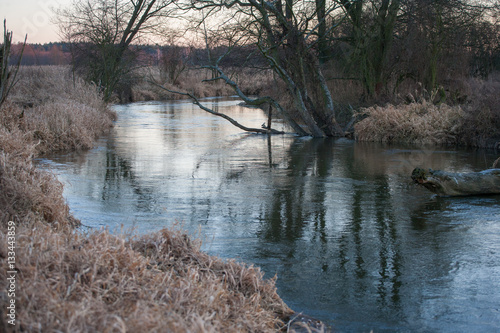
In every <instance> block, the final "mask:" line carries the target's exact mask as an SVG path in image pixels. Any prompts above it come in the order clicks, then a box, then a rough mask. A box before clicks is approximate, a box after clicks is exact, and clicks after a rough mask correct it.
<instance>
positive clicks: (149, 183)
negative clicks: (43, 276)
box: [40, 99, 500, 332]
mask: <svg viewBox="0 0 500 333" xmlns="http://www.w3.org/2000/svg"><path fill="white" fill-rule="evenodd" d="M205 102H206V103H208V104H209V106H211V107H213V108H216V109H218V110H219V111H221V112H227V113H230V114H231V115H232V116H233V117H235V118H237V119H238V120H241V122H242V123H243V124H245V125H248V126H253V127H260V125H261V124H262V123H263V122H264V121H265V120H266V116H265V115H264V114H263V113H262V112H261V111H260V110H258V109H248V108H244V107H240V106H237V103H238V102H236V101H234V100H224V101H222V100H217V99H212V100H206V101H205ZM115 110H116V111H117V112H118V116H119V120H118V122H117V124H116V127H115V129H114V131H113V133H112V135H111V136H110V137H109V138H106V139H103V140H101V141H100V144H99V146H98V147H96V148H95V149H93V150H91V151H89V152H87V153H83V154H79V155H77V154H70V155H65V156H57V157H54V158H51V159H47V160H42V161H40V163H42V164H46V165H47V167H49V168H52V169H54V170H55V172H56V173H57V174H58V175H59V179H60V180H61V181H63V182H64V183H65V184H66V185H65V196H66V197H67V200H68V202H69V205H70V207H71V209H72V211H73V213H74V215H75V216H76V217H77V218H80V219H81V220H82V222H83V224H84V225H86V226H89V227H101V226H106V227H110V228H111V229H115V228H120V226H121V225H124V226H125V227H126V228H127V227H134V228H135V230H136V231H137V232H139V233H147V232H151V231H154V230H158V229H160V228H162V227H165V226H171V225H172V224H173V223H175V222H176V221H178V222H179V223H182V225H183V228H185V229H187V230H188V231H189V232H191V233H193V234H195V233H197V232H198V231H199V234H198V235H199V237H201V238H202V239H203V240H204V245H203V249H204V250H205V251H207V252H209V253H210V254H215V255H218V256H221V257H224V258H238V259H239V260H241V261H244V262H248V263H254V264H256V265H257V266H260V267H262V269H263V270H264V271H265V272H266V276H267V277H272V276H274V275H275V274H277V275H278V280H277V286H278V289H279V290H278V291H279V294H280V295H281V296H282V298H283V299H284V300H285V301H286V302H287V304H288V305H290V306H291V307H292V308H293V309H294V310H296V311H303V312H304V313H306V314H308V315H312V316H315V317H318V318H319V319H322V320H324V321H326V322H328V323H329V324H332V325H333V326H334V327H335V328H336V331H338V332H363V331H365V332H368V331H370V330H371V329H373V330H374V331H375V332H394V331H398V332H464V331H467V332H493V331H500V223H499V221H500V206H499V204H500V197H499V196H489V197H470V198H439V197H435V196H433V195H432V194H431V193H430V192H427V191H426V190H425V189H422V188H418V187H416V186H415V185H413V184H411V179H410V177H409V175H410V174H411V171H412V170H413V168H414V167H416V166H423V167H431V168H434V169H444V170H448V171H470V170H481V169H485V168H487V167H489V166H490V165H491V163H492V162H493V161H494V159H495V157H494V155H493V152H488V151H486V152H485V151H464V150H447V149H443V148H439V149H436V148H432V147H427V148H424V149H416V148H415V147H413V148H412V147H396V146H383V145H378V144H367V143H354V142H352V141H348V140H343V139H341V140H333V139H311V138H298V137H295V136H293V135H284V136H273V137H268V136H266V135H255V134H248V133H242V132H241V131H240V130H239V129H237V128H235V127H232V126H231V125H230V124H228V123H227V122H225V120H223V119H221V118H217V117H214V116H212V115H210V114H207V113H204V112H203V111H200V110H198V109H197V108H196V107H195V106H193V105H192V104H191V103H189V102H187V101H180V102H172V103H136V104H130V105H121V106H116V107H115ZM275 126H278V127H280V124H279V123H278V124H276V125H275Z"/></svg>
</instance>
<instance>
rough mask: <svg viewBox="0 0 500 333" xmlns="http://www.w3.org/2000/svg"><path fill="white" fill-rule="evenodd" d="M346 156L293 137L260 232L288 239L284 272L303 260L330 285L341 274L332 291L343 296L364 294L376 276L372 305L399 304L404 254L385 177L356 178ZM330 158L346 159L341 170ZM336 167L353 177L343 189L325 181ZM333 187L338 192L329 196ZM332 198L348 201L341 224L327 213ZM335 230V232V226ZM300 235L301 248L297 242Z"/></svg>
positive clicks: (356, 169)
mask: <svg viewBox="0 0 500 333" xmlns="http://www.w3.org/2000/svg"><path fill="white" fill-rule="evenodd" d="M339 150H340V151H339ZM352 156H353V154H352V146H345V147H341V148H338V147H336V143H335V141H334V140H331V139H313V140H309V141H303V140H297V141H295V142H294V143H293V144H292V145H291V146H290V148H289V151H288V154H287V162H286V164H287V165H288V174H287V177H286V178H284V179H283V180H282V182H280V183H276V184H275V188H274V192H273V194H272V195H271V196H270V197H271V198H272V199H271V200H270V202H269V203H268V204H267V205H265V206H264V208H263V212H262V213H261V216H262V219H263V220H264V222H265V223H264V224H263V226H262V228H261V230H260V237H261V238H262V239H263V240H265V241H266V242H271V243H280V244H282V243H286V244H287V250H286V252H287V253H286V255H285V257H287V258H290V260H291V262H290V263H285V264H284V267H285V268H286V269H290V270H294V269H297V268H294V265H296V264H298V263H297V262H295V263H294V262H293V260H299V259H298V258H304V257H307V260H311V262H312V263H311V265H316V266H317V267H318V268H319V269H318V270H320V271H321V272H322V274H328V275H327V276H325V280H326V281H331V282H330V283H331V284H332V285H333V284H334V283H335V282H334V281H336V280H339V278H341V279H343V280H345V281H349V282H346V283H345V284H343V286H346V287H347V290H341V292H340V293H339V294H338V295H336V297H340V298H341V297H345V299H346V301H347V299H349V298H351V297H352V295H359V296H360V297H363V295H364V294H366V292H367V289H368V288H374V287H373V276H374V274H375V275H376V278H375V280H376V282H375V283H376V286H375V288H376V294H377V295H378V300H377V302H379V303H380V305H381V306H383V307H385V306H396V307H397V304H398V303H399V301H400V287H401V274H402V273H401V266H402V254H401V249H400V239H399V236H398V232H397V228H396V223H397V221H396V218H395V216H394V214H393V210H394V207H393V203H392V200H391V199H392V194H391V193H390V191H389V190H388V188H389V184H388V179H387V176H385V175H380V176H375V178H374V179H368V180H363V181H360V180H358V179H357V178H359V177H360V175H363V174H364V172H363V170H362V169H363V165H359V164H358V163H356V161H353V160H352ZM335 159H345V161H342V163H341V164H340V165H343V166H344V167H345V168H346V169H344V171H339V170H335V166H336V165H339V164H338V161H335ZM336 162H337V163H336ZM367 167H368V166H367ZM339 172H343V173H344V174H343V175H342V177H343V178H344V181H345V179H349V180H350V181H351V183H349V182H347V183H346V185H345V188H342V186H340V187H339V186H338V185H339V184H331V182H336V180H335V179H336V178H334V177H332V175H333V174H338V173H339ZM329 182H330V184H329ZM332 185H337V186H332ZM334 189H338V190H337V191H339V192H337V193H335V192H333V193H332V191H333V190H334ZM335 196H342V200H343V201H344V202H345V205H346V206H347V209H346V210H345V215H347V216H343V217H342V219H343V221H337V220H335V216H336V214H335V212H333V211H332V210H334V209H335V207H336V206H335V205H332V203H331V202H330V200H332V197H333V200H335ZM346 221H347V222H346ZM340 223H344V225H340V226H339V224H340ZM339 228H340V229H342V232H340V233H338V231H336V230H339ZM304 238H306V241H307V243H306V244H307V245H304V243H303V242H301V240H304ZM309 244H312V245H309ZM297 251H305V252H307V253H305V254H304V253H297ZM262 255H264V256H268V255H269V254H268V253H264V252H263V253H262ZM331 288H336V287H335V286H332V287H331ZM372 292H373V291H372Z"/></svg>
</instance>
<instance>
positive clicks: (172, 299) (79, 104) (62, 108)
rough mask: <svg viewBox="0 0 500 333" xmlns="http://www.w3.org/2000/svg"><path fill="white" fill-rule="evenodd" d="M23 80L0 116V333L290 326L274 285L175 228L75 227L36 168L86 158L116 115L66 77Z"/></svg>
mask: <svg viewBox="0 0 500 333" xmlns="http://www.w3.org/2000/svg"><path fill="white" fill-rule="evenodd" d="M23 70H27V71H26V72H24V73H21V79H20V82H18V85H17V86H16V88H15V91H13V94H12V96H11V98H10V102H8V103H5V104H4V105H3V106H2V108H1V110H0V112H1V115H0V117H1V118H0V119H1V124H0V147H1V154H0V184H1V187H2V193H1V195H0V206H1V209H0V212H1V215H0V218H1V227H0V230H1V232H0V262H1V265H2V267H4V269H3V270H1V271H0V285H1V288H2V290H3V292H2V297H1V301H0V303H1V306H2V308H3V309H7V308H8V307H10V310H8V313H7V314H8V316H5V315H3V316H2V317H1V318H2V319H1V321H0V327H1V330H2V331H13V332H19V331H30V332H46V331H71V332H73V331H120V332H126V331H131V332H132V331H136V330H147V331H169V332H186V331H193V332H205V331H216V332H219V331H231V332H232V331H235V332H247V331H248V332H254V331H259V332H274V331H279V330H282V331H286V330H287V329H289V328H290V327H291V326H293V325H289V324H290V322H289V320H292V319H293V318H290V316H291V315H293V311H292V310H291V309H290V308H289V307H288V306H287V305H286V304H285V303H284V302H283V301H282V300H281V298H280V297H279V295H278V294H277V292H276V286H275V280H274V279H267V280H266V279H264V278H263V273H262V272H261V271H260V270H259V269H258V268H256V267H253V266H248V265H245V264H241V263H236V262H234V261H223V260H221V259H219V258H217V257H212V256H209V255H207V254H205V253H203V252H202V251H200V244H199V242H198V241H196V240H192V239H190V238H189V237H188V236H187V235H186V234H184V233H183V232H182V231H180V230H178V229H175V228H174V229H172V230H162V231H160V232H156V233H153V234H149V235H146V236H142V237H135V236H131V235H130V234H127V233H125V232H124V233H123V234H120V235H115V234H113V235H112V234H110V233H109V232H108V231H93V232H85V231H84V230H81V229H78V228H75V227H76V226H78V224H79V223H78V221H76V220H75V219H74V218H73V217H72V216H71V214H70V213H69V208H68V206H67V204H66V202H65V200H64V198H63V197H62V185H61V183H60V182H59V181H57V179H56V178H55V176H54V175H51V174H49V173H47V172H44V171H41V170H39V169H37V168H36V167H35V165H34V164H33V158H35V157H38V156H41V155H43V154H47V153H53V152H67V151H73V150H81V149H89V148H91V147H92V145H93V144H94V142H95V140H96V139H97V138H98V137H99V136H101V135H103V134H105V133H106V132H107V131H109V129H110V128H111V126H112V121H113V119H114V117H115V115H114V114H113V113H112V112H110V111H109V110H108V109H107V107H106V105H104V104H103V103H102V102H101V98H100V96H99V94H98V93H97V92H96V89H95V87H92V86H89V85H86V84H84V83H83V82H82V81H80V80H79V79H74V78H73V77H72V76H71V74H70V73H63V72H60V71H58V70H57V69H55V68H51V67H46V68H43V69H36V68H31V69H23ZM4 313H5V312H4ZM320 330H321V328H320V329H319V330H317V331H320ZM290 331H291V330H290Z"/></svg>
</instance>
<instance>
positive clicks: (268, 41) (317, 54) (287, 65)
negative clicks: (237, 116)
mask: <svg viewBox="0 0 500 333" xmlns="http://www.w3.org/2000/svg"><path fill="white" fill-rule="evenodd" d="M181 7H182V8H184V9H185V10H190V11H191V12H197V13H203V15H202V16H201V18H200V21H199V26H200V27H201V26H202V24H204V22H205V21H206V20H216V22H217V27H218V33H219V34H220V35H224V36H226V38H225V40H226V45H227V48H228V52H230V50H231V48H232V47H235V46H253V47H251V48H250V49H252V50H257V51H258V52H259V53H260V56H261V57H263V58H264V59H265V60H266V61H267V64H268V67H269V68H271V69H272V71H273V72H274V73H275V75H276V77H277V78H279V80H280V81H281V83H282V84H284V86H285V87H286V90H287V92H288V95H289V96H290V98H291V99H292V100H293V102H294V109H295V112H293V113H291V112H290V110H284V109H283V108H282V107H281V106H278V105H277V102H276V101H274V100H272V102H271V105H274V107H276V108H277V110H278V112H280V113H281V115H282V117H283V118H284V119H285V120H286V121H287V122H288V124H289V125H290V126H291V127H292V128H293V129H294V131H295V132H297V133H299V134H302V135H305V134H308V135H312V136H315V137H324V136H343V135H344V131H343V129H342V128H341V127H340V125H339V124H338V122H337V115H336V112H335V111H336V110H335V106H334V101H333V97H332V95H331V93H330V90H329V88H328V86H327V83H326V79H325V76H324V74H323V69H322V66H321V58H322V56H324V54H325V53H326V44H325V43H326V36H327V34H328V33H329V30H331V29H333V25H328V24H326V22H327V21H328V22H333V21H335V20H336V18H335V16H336V15H342V12H341V11H340V10H339V9H340V6H339V4H338V3H336V2H335V1H326V0H317V1H312V2H308V1H295V0H278V1H260V0H246V1H241V0H240V1H239V0H233V1H228V0H226V1H224V0H201V1H185V2H182V5H181ZM227 36H229V37H227ZM250 56H251V55H250ZM222 59H223V56H222V57H218V58H217V59H213V62H212V63H211V64H207V66H206V67H207V68H210V69H212V70H214V71H215V72H216V73H218V74H217V76H216V77H214V78H213V80H225V81H226V83H228V84H230V85H231V86H233V87H234V88H235V91H236V92H237V93H238V95H240V96H242V95H243V94H242V92H241V90H239V88H238V87H237V85H236V84H235V83H234V82H233V81H231V80H230V77H229V76H228V75H226V74H225V73H224V71H223V69H222V68H221V66H220V63H221V61H222ZM243 61H244V60H243ZM264 99H265V100H266V101H267V102H269V101H271V99H270V97H266V98H264ZM264 99H262V98H261V99H257V100H251V99H248V98H246V100H247V102H251V103H252V104H255V103H260V102H262V101H263V100H264Z"/></svg>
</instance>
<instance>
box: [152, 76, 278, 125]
mask: <svg viewBox="0 0 500 333" xmlns="http://www.w3.org/2000/svg"><path fill="white" fill-rule="evenodd" d="M149 82H150V83H151V84H153V85H155V86H156V87H158V88H160V89H162V90H165V91H168V92H170V93H172V94H178V95H182V96H186V97H189V98H190V99H191V100H192V101H193V103H194V104H196V105H197V106H198V107H199V108H200V109H202V110H203V111H206V112H208V113H210V114H213V115H214V116H217V117H221V118H224V119H226V120H227V121H229V122H230V123H231V124H232V125H234V126H236V127H238V128H239V129H242V130H243V131H245V132H253V133H263V134H285V132H282V131H277V130H275V129H272V128H271V129H270V128H252V127H246V126H244V125H242V124H240V123H239V122H237V121H236V120H234V119H233V118H231V117H229V116H228V115H226V114H224V113H220V112H217V111H214V110H212V109H210V108H207V107H206V106H204V105H203V104H201V103H200V101H199V100H198V98H196V96H194V95H193V94H190V93H187V92H181V91H175V90H171V89H168V88H167V87H165V86H163V85H161V84H159V83H157V82H155V81H154V80H149Z"/></svg>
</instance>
